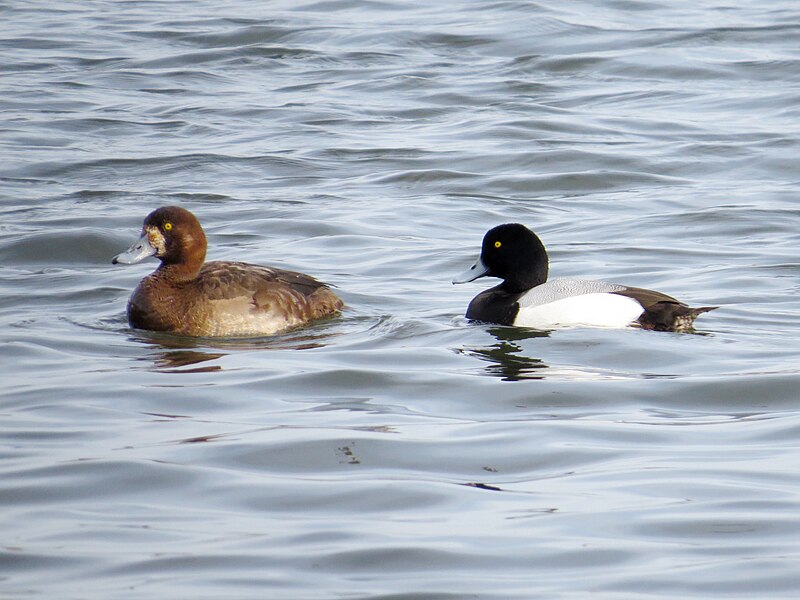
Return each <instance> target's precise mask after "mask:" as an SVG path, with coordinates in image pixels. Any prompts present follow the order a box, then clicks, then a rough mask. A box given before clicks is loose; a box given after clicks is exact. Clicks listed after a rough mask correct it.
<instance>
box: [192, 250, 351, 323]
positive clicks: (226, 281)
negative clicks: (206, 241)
mask: <svg viewBox="0 0 800 600" xmlns="http://www.w3.org/2000/svg"><path fill="white" fill-rule="evenodd" d="M197 281H198V283H199V284H200V285H201V286H202V288H203V289H202V292H203V294H204V295H205V296H206V297H207V298H209V299H210V300H233V299H237V298H245V297H246V298H249V301H250V302H252V304H253V305H254V307H255V308H256V309H257V310H264V311H283V312H285V313H286V314H293V315H296V316H297V317H300V318H318V317H321V316H324V315H328V314H332V313H334V312H336V311H337V310H339V309H340V308H341V307H342V305H343V303H342V301H341V300H340V299H339V298H338V297H337V296H336V294H334V293H333V292H332V291H331V289H330V288H329V287H328V286H327V285H326V284H324V283H322V282H321V281H319V280H317V279H315V278H313V277H311V276H310V275H306V274H304V273H298V272H296V271H287V270H284V269H276V268H273V267H262V266H258V265H251V264H247V263H240V262H228V261H214V262H209V263H206V264H205V265H203V268H202V269H201V270H200V273H199V274H198V277H197Z"/></svg>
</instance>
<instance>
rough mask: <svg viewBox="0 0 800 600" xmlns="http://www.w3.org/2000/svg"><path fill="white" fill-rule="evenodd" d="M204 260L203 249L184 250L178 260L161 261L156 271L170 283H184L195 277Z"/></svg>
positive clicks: (204, 253) (204, 252)
mask: <svg viewBox="0 0 800 600" xmlns="http://www.w3.org/2000/svg"><path fill="white" fill-rule="evenodd" d="M205 259H206V251H205V248H198V249H197V250H194V251H191V250H188V251H187V250H185V251H184V252H182V253H181V255H180V257H179V259H178V260H170V261H162V262H161V265H160V266H159V267H158V269H157V271H158V273H160V274H161V275H163V276H164V277H166V278H167V279H169V280H170V281H174V282H185V281H191V280H192V279H194V278H196V277H197V274H198V273H199V272H200V269H201V268H202V266H203V263H204V262H205Z"/></svg>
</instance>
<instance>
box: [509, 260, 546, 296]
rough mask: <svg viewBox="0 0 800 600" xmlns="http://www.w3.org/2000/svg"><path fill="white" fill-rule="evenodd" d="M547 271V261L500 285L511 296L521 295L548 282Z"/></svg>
mask: <svg viewBox="0 0 800 600" xmlns="http://www.w3.org/2000/svg"><path fill="white" fill-rule="evenodd" d="M547 271H548V268H547V261H544V263H542V264H538V265H536V267H535V268H533V269H530V270H529V271H525V272H522V273H517V274H515V275H514V276H513V277H510V278H508V279H506V280H505V281H503V283H502V284H500V287H501V288H502V289H503V290H504V291H506V292H508V293H509V294H521V293H522V292H526V291H528V290H530V289H532V288H535V287H536V286H537V285H542V284H543V283H544V282H546V281H547Z"/></svg>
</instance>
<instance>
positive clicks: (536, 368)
mask: <svg viewBox="0 0 800 600" xmlns="http://www.w3.org/2000/svg"><path fill="white" fill-rule="evenodd" d="M486 331H487V332H488V333H490V334H492V335H493V336H494V337H495V338H497V343H496V344H492V345H491V346H489V347H486V348H462V349H461V350H459V352H461V353H463V354H467V355H469V356H474V357H476V358H478V359H480V360H482V361H485V362H487V363H489V364H488V365H487V366H486V367H485V369H484V371H485V374H486V375H490V376H492V377H500V378H501V379H502V380H503V381H521V380H524V379H544V377H545V374H544V373H543V370H544V369H547V368H548V366H547V365H546V364H545V363H544V362H542V360H541V359H539V358H530V357H527V356H519V355H517V353H519V352H522V350H523V348H522V346H521V345H519V344H517V343H515V342H519V341H522V340H527V339H531V338H537V337H548V336H549V335H550V334H549V333H548V332H546V331H536V330H533V329H525V328H520V327H490V328H489V329H487V330H486Z"/></svg>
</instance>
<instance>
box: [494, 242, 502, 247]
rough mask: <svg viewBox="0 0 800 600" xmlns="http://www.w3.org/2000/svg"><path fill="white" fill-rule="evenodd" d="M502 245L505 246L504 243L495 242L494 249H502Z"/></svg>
mask: <svg viewBox="0 0 800 600" xmlns="http://www.w3.org/2000/svg"><path fill="white" fill-rule="evenodd" d="M502 245H503V243H502V242H495V243H494V247H495V248H499V247H500V246H502Z"/></svg>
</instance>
